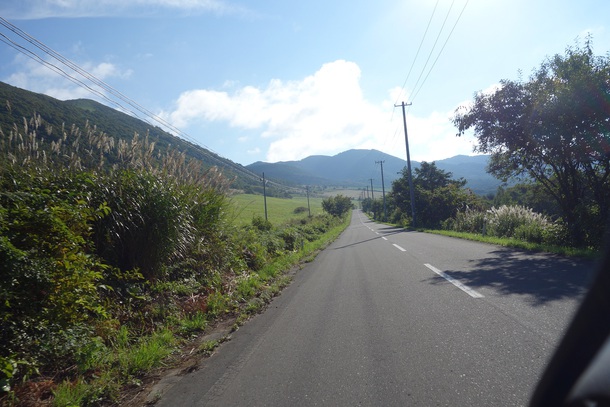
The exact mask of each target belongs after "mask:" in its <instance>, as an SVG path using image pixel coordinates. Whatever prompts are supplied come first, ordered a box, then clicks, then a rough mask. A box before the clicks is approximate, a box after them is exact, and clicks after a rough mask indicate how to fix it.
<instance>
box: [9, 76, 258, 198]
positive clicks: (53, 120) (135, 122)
mask: <svg viewBox="0 0 610 407" xmlns="http://www.w3.org/2000/svg"><path fill="white" fill-rule="evenodd" d="M38 117H39V119H40V121H41V123H39V125H40V127H41V128H42V129H44V131H43V134H38V136H39V137H42V138H44V139H45V141H46V142H47V143H50V142H52V141H57V140H58V139H59V138H60V137H61V136H62V133H63V131H62V128H64V129H65V130H66V131H69V130H70V129H71V128H72V127H73V126H75V127H77V128H79V129H81V130H84V129H86V128H87V127H88V125H89V126H90V127H92V128H95V129H96V130H98V131H100V132H103V133H105V134H107V135H108V136H110V137H112V138H114V139H115V141H117V140H123V141H127V142H130V141H131V140H132V139H133V137H134V135H135V134H138V135H139V136H140V137H141V138H143V137H146V136H148V139H149V142H151V143H154V145H155V149H156V150H157V151H166V150H167V149H173V150H178V151H181V152H184V153H185V155H186V156H187V157H188V158H189V159H196V160H200V161H201V162H203V164H204V167H208V168H209V167H212V166H216V167H218V168H219V169H220V170H221V171H222V172H223V174H224V175H225V176H226V177H227V178H235V181H234V182H233V185H232V186H233V188H236V189H244V188H249V189H250V190H251V189H252V188H253V187H255V186H257V184H258V183H259V182H258V179H257V178H255V177H253V176H251V174H250V173H249V171H247V170H245V169H244V168H243V167H242V166H241V165H240V164H236V163H234V162H232V161H230V160H228V159H226V158H223V157H220V156H219V155H217V154H215V153H213V152H211V151H209V150H207V149H205V148H203V147H201V146H198V145H196V144H194V143H191V142H189V141H186V140H184V139H182V138H179V137H176V136H174V135H172V134H170V133H168V132H166V131H164V130H162V129H161V128H159V127H157V126H153V125H151V124H149V123H147V122H145V121H142V120H140V119H137V118H135V117H132V116H130V115H128V114H125V113H122V112H120V111H118V110H115V109H112V108H110V107H108V106H105V105H103V104H101V103H98V102H95V101H93V100H89V99H77V100H68V101H60V100H57V99H54V98H52V97H49V96H45V95H42V94H38V93H34V92H30V91H27V90H23V89H20V88H17V87H14V86H11V85H8V84H6V83H2V82H0V129H1V130H2V133H3V134H5V135H8V134H9V133H10V131H11V129H14V128H15V126H18V128H22V126H24V121H25V122H30V120H31V119H32V118H38ZM106 158H107V162H108V163H112V162H113V159H114V158H113V157H112V156H108V157H106Z"/></svg>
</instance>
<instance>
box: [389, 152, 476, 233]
mask: <svg viewBox="0 0 610 407" xmlns="http://www.w3.org/2000/svg"><path fill="white" fill-rule="evenodd" d="M414 172H415V176H414V177H413V187H414V189H415V191H414V192H415V194H414V195H415V208H416V216H417V219H418V221H417V222H418V226H424V227H430V228H437V227H440V226H441V223H442V222H443V221H444V220H446V219H448V218H450V217H452V216H454V215H455V213H456V212H457V210H458V209H464V208H465V207H472V206H476V207H478V206H480V202H479V199H478V198H477V197H476V196H475V195H474V194H473V193H472V192H470V190H467V189H465V188H464V186H465V185H466V181H465V180H464V179H463V178H461V179H459V180H455V179H453V178H452V177H453V174H452V173H451V172H448V171H444V170H442V169H440V168H438V167H437V166H436V163H434V162H432V163H428V162H426V161H423V162H422V163H421V166H420V167H419V168H416V169H415V171H414ZM408 175H409V173H408V169H407V168H404V169H403V171H402V177H400V178H398V179H396V180H395V181H394V182H393V183H392V191H391V193H390V197H391V201H392V202H393V203H394V204H395V205H396V207H397V209H396V210H395V211H394V215H393V218H394V220H395V221H398V220H399V219H401V218H404V217H408V215H406V214H407V213H410V207H411V200H410V192H409V183H408Z"/></svg>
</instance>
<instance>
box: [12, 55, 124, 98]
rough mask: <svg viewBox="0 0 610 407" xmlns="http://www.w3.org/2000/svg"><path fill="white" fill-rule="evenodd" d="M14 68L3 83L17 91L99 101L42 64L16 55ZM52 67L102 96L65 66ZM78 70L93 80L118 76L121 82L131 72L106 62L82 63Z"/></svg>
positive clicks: (89, 92) (57, 63) (57, 64)
mask: <svg viewBox="0 0 610 407" xmlns="http://www.w3.org/2000/svg"><path fill="white" fill-rule="evenodd" d="M14 63H15V65H17V66H18V69H15V73H13V74H12V75H10V76H9V77H7V78H4V79H3V81H4V82H6V83H9V84H11V85H13V86H17V87H19V88H23V89H28V90H31V91H33V92H38V93H44V94H45V95H48V96H51V97H54V98H57V99H60V100H68V99H78V98H89V99H99V96H97V95H95V94H94V93H92V92H91V91H90V90H88V89H86V88H85V87H83V86H80V85H78V84H77V83H75V82H73V81H70V80H69V79H67V78H65V77H64V76H62V75H61V74H60V73H58V72H57V71H55V70H53V69H51V68H49V67H48V66H46V65H43V64H41V63H39V62H37V61H34V60H33V59H29V58H27V57H25V56H23V55H18V56H17V57H16V58H15V61H14ZM53 64H54V65H56V66H58V67H60V68H61V69H63V70H64V71H65V72H66V73H68V74H70V75H71V76H72V77H74V78H76V79H78V80H79V81H81V82H83V83H86V84H87V85H88V86H90V87H91V88H93V89H96V90H98V91H99V92H101V93H104V92H103V91H102V90H101V89H99V88H98V87H96V86H95V85H93V84H92V83H91V82H90V81H89V80H87V79H85V78H83V77H82V76H80V75H78V74H76V73H75V72H74V71H71V70H70V69H69V68H66V67H65V66H61V64H59V62H53ZM81 66H82V68H83V69H84V70H85V71H87V72H89V73H91V74H92V75H94V76H95V77H97V78H98V79H100V80H105V79H107V78H110V77H118V78H122V79H126V78H129V76H130V75H131V73H132V71H131V70H121V69H119V67H117V66H116V65H114V64H111V63H108V62H102V63H97V64H96V63H92V62H86V63H83V64H82V65H81Z"/></svg>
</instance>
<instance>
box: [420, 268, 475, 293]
mask: <svg viewBox="0 0 610 407" xmlns="http://www.w3.org/2000/svg"><path fill="white" fill-rule="evenodd" d="M424 266H426V267H428V268H429V269H430V270H432V271H434V272H435V273H436V274H438V275H439V276H441V277H443V278H444V279H445V280H447V281H449V282H450V283H451V284H453V285H454V286H456V287H457V288H459V289H460V290H462V291H464V292H465V293H466V294H468V295H470V296H471V297H472V298H484V297H485V296H484V295H483V294H481V293H479V292H477V291H475V290H473V289H472V288H470V287H468V286H466V285H464V284H462V283H460V282H459V281H457V280H456V279H454V278H453V277H451V276H449V275H447V274H445V273H443V272H442V271H440V270H439V269H437V268H436V267H434V266H432V265H430V264H427V263H426V264H424Z"/></svg>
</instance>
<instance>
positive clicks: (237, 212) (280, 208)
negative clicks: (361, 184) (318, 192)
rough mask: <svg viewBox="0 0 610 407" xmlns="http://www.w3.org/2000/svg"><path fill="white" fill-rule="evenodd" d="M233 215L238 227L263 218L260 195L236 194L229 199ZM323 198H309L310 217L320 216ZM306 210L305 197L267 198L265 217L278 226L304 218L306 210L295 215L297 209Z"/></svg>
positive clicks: (263, 210) (262, 201)
mask: <svg viewBox="0 0 610 407" xmlns="http://www.w3.org/2000/svg"><path fill="white" fill-rule="evenodd" d="M229 199H230V201H231V206H232V208H233V214H232V215H230V217H232V218H233V219H234V220H235V223H236V224H238V225H247V224H250V223H251V222H252V219H253V218H254V217H256V216H260V217H262V218H264V217H265V203H264V197H263V196H262V195H250V194H238V195H232V196H231V197H230V198H229ZM322 200H323V198H318V197H315V198H314V197H309V205H310V208H311V215H312V216H315V215H320V214H322V213H323V211H322ZM299 207H300V208H307V197H306V196H296V197H294V198H290V199H287V198H271V197H267V217H268V220H269V222H271V223H272V224H274V225H280V224H283V223H286V222H288V221H290V220H291V219H300V218H305V217H307V216H308V215H309V212H308V211H307V210H305V211H302V212H298V211H297V213H295V210H296V209H297V208H299Z"/></svg>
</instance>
